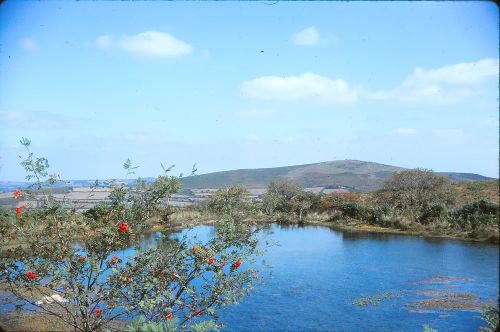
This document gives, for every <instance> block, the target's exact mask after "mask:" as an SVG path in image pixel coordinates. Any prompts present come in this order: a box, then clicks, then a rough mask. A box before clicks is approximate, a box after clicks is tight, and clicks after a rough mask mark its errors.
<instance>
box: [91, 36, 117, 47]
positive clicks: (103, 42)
mask: <svg viewBox="0 0 500 332" xmlns="http://www.w3.org/2000/svg"><path fill="white" fill-rule="evenodd" d="M113 39H114V37H113V36H112V35H102V36H99V37H97V39H96V41H95V44H96V46H97V47H98V48H108V47H109V46H111V43H112V42H113Z"/></svg>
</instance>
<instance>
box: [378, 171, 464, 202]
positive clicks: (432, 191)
mask: <svg viewBox="0 0 500 332" xmlns="http://www.w3.org/2000/svg"><path fill="white" fill-rule="evenodd" d="M381 196H383V198H384V199H386V200H387V202H386V203H388V204H390V205H392V206H394V207H396V208H398V209H403V210H414V211H421V210H422V209H423V208H424V207H425V206H427V205H429V204H431V203H442V204H444V205H451V204H452V203H453V201H454V199H455V196H456V195H455V193H454V191H453V188H452V186H451V183H450V181H449V180H448V179H447V178H446V177H444V176H441V175H438V174H436V173H434V172H433V171H431V170H427V169H418V168H417V169H411V170H403V171H400V172H397V173H395V174H394V175H393V176H392V177H391V178H389V179H387V180H386V181H385V183H384V192H383V193H381Z"/></svg>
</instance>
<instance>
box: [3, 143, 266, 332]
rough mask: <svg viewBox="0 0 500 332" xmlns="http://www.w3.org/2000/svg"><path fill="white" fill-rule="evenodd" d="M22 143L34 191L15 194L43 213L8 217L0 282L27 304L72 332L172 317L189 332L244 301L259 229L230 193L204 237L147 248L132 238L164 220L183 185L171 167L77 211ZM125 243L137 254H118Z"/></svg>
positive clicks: (254, 275) (115, 188)
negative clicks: (49, 184)
mask: <svg viewBox="0 0 500 332" xmlns="http://www.w3.org/2000/svg"><path fill="white" fill-rule="evenodd" d="M21 143H22V144H23V145H24V146H25V147H26V149H27V152H28V157H27V158H26V159H24V160H23V161H22V163H21V164H22V166H23V167H24V168H25V170H26V171H27V173H28V178H29V179H35V180H36V182H35V183H34V187H35V189H36V190H34V191H30V190H27V191H24V192H20V191H19V190H18V191H16V192H14V197H16V198H20V197H22V198H26V199H30V200H37V201H41V202H40V204H41V207H36V208H31V207H29V206H19V207H18V208H16V210H15V214H11V215H9V216H8V218H10V222H11V223H12V225H13V226H12V227H11V228H12V229H10V230H9V231H10V235H11V236H10V237H9V238H7V237H2V238H1V241H2V242H3V243H2V245H3V246H2V247H3V248H5V247H7V246H6V245H9V246H8V247H12V244H13V243H12V242H11V240H12V239H16V241H17V242H16V243H17V246H14V248H11V249H8V250H6V251H5V252H4V253H3V255H2V256H1V258H0V281H1V282H2V283H3V284H5V285H7V289H8V290H9V291H10V293H12V294H13V295H14V296H16V297H17V298H18V299H19V300H20V301H23V303H25V304H30V305H32V306H35V307H37V308H38V309H39V311H40V312H41V313H45V314H47V315H51V316H53V317H56V318H58V319H60V320H61V321H63V322H65V323H66V324H67V325H69V326H71V327H72V328H74V329H75V330H78V331H95V330H103V329H107V328H111V327H112V324H113V321H115V320H117V319H130V318H133V317H138V316H143V317H144V320H145V322H147V323H162V322H170V321H171V320H173V319H175V320H176V322H177V324H176V329H177V330H188V329H191V328H193V327H194V326H195V324H197V323H199V322H200V321H204V320H209V321H212V322H214V324H215V322H217V320H218V316H217V313H216V311H217V309H218V308H220V307H222V306H224V305H228V304H231V303H237V302H238V301H240V300H241V299H242V297H243V296H244V295H245V294H246V293H247V292H249V291H250V290H251V289H252V288H253V285H254V282H255V281H256V280H258V279H259V275H258V271H256V270H254V269H253V268H252V266H251V263H252V262H253V260H254V257H255V256H256V255H258V254H260V253H262V252H261V250H260V249H259V247H258V244H259V240H258V238H259V234H260V228H259V227H257V226H256V225H254V224H251V223H249V222H245V220H244V218H241V219H240V217H241V214H240V213H238V214H237V213H233V212H232V209H234V208H235V206H234V205H233V204H232V203H233V202H234V201H235V200H236V201H237V200H238V198H234V199H233V198H232V197H231V194H232V193H233V192H232V191H230V192H228V193H226V194H227V195H228V197H227V198H228V199H226V200H223V201H221V202H220V205H218V207H217V208H215V211H218V214H219V215H220V219H219V220H218V221H217V222H216V226H215V227H214V234H213V237H211V238H210V239H209V240H207V241H199V240H198V239H197V238H196V237H188V236H187V235H184V236H182V237H181V238H179V239H177V240H169V239H165V240H164V241H162V242H161V243H158V245H153V246H147V247H144V246H141V245H140V243H138V241H136V236H137V235H138V234H139V233H140V232H142V231H143V230H147V229H148V228H149V227H150V226H151V224H152V223H154V222H162V221H164V220H165V219H164V215H163V214H164V212H165V211H164V209H165V206H167V207H168V200H169V197H170V196H171V195H172V194H173V193H175V192H176V190H178V188H179V187H178V178H177V177H174V176H168V175H167V172H168V171H170V168H169V169H165V168H164V171H165V172H164V173H165V174H164V175H162V176H160V177H159V178H158V179H157V180H156V181H153V182H152V183H145V182H144V181H138V182H137V184H136V186H134V187H132V188H128V187H125V186H124V185H121V184H116V183H111V188H112V189H111V195H110V198H111V199H110V202H109V203H104V204H99V205H97V206H96V207H94V208H92V209H90V210H88V211H86V212H85V213H77V212H76V209H75V208H74V207H72V206H71V204H70V203H69V202H65V201H63V202H60V201H57V200H55V199H54V198H53V197H52V196H51V195H50V194H48V193H47V192H46V191H44V183H45V181H46V180H47V178H49V179H50V178H51V177H50V176H49V174H48V172H47V169H48V167H49V163H48V161H47V160H46V159H45V158H35V157H34V156H33V153H32V152H31V151H30V149H29V147H30V142H29V140H26V139H23V140H22V141H21ZM124 169H125V171H126V172H127V175H130V174H132V173H133V169H134V167H132V165H131V162H130V161H127V162H126V163H125V164H124ZM237 192H238V190H236V193H237ZM236 196H238V195H236ZM238 197H239V196H238ZM130 246H134V249H135V254H134V256H132V257H124V256H123V254H120V250H122V249H124V248H127V247H130ZM54 298H57V300H53V299H54ZM47 299H49V300H50V301H49V302H51V303H50V304H46V302H47ZM40 300H44V301H45V302H44V301H40ZM207 324H208V323H207ZM153 325H154V324H153ZM153 325H151V326H153ZM160 325H161V324H160ZM160 325H159V326H160ZM168 325H169V326H170V325H171V324H168ZM161 326H163V325H161ZM214 326H215V325H214ZM146 327H147V326H146Z"/></svg>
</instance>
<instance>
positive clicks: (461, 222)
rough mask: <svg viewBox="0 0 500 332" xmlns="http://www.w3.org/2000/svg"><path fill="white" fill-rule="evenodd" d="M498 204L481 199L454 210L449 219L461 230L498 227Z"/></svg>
mask: <svg viewBox="0 0 500 332" xmlns="http://www.w3.org/2000/svg"><path fill="white" fill-rule="evenodd" d="M498 212H499V210H498V204H494V203H491V202H488V201H487V200H484V199H480V200H477V201H473V202H468V203H465V204H464V205H462V206H460V207H458V208H457V209H455V210H453V211H452V212H451V213H450V214H449V217H450V219H451V221H452V222H454V223H456V224H457V225H458V226H460V227H461V228H468V229H477V228H478V227H481V226H488V225H491V226H493V225H498Z"/></svg>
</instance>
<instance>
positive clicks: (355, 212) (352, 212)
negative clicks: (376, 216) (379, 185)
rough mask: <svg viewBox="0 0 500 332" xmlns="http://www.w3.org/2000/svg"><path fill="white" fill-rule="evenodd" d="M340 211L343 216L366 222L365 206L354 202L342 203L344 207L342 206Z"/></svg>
mask: <svg viewBox="0 0 500 332" xmlns="http://www.w3.org/2000/svg"><path fill="white" fill-rule="evenodd" d="M340 211H341V212H342V215H344V216H346V217H349V218H352V219H358V220H364V219H365V217H366V212H367V211H366V208H365V207H364V206H363V205H361V204H357V203H354V202H346V203H342V205H340Z"/></svg>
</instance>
